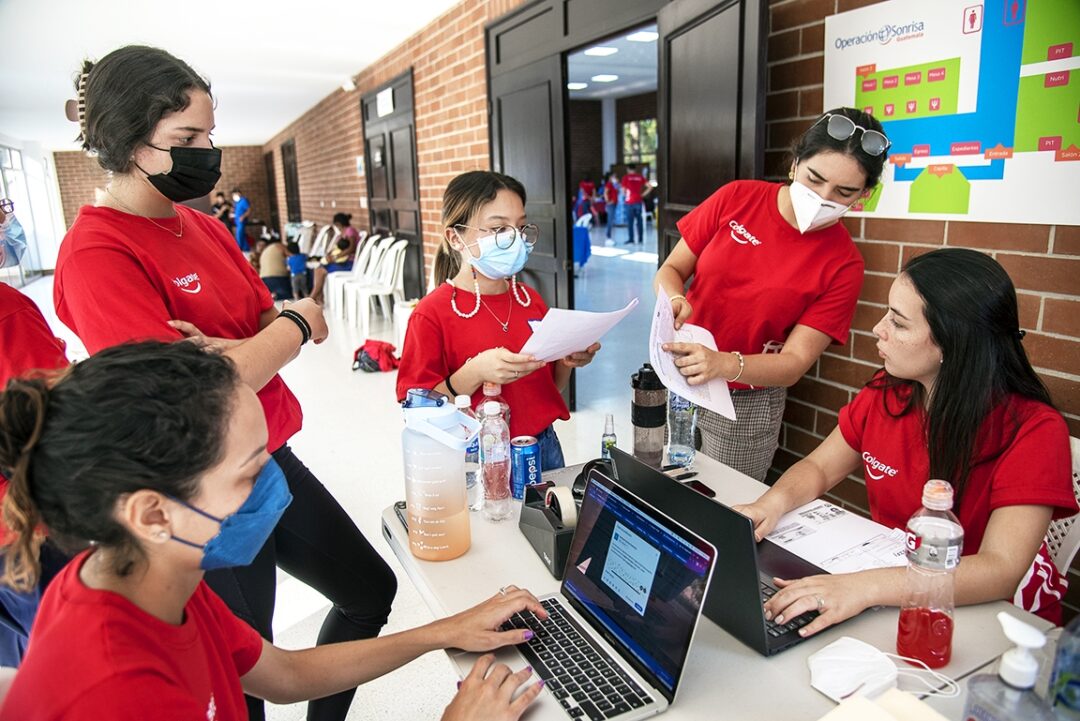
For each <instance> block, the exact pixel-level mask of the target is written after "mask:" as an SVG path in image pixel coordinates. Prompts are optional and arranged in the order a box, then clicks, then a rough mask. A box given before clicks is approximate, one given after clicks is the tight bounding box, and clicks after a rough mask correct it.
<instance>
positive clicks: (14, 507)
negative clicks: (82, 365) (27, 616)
mask: <svg viewBox="0 0 1080 721" xmlns="http://www.w3.org/2000/svg"><path fill="white" fill-rule="evenodd" d="M48 404H49V389H48V386H47V385H46V381H45V380H44V379H40V378H39V379H34V380H13V381H11V382H10V383H9V384H8V387H7V390H6V391H5V392H4V393H2V394H0V428H2V429H3V432H2V433H0V469H2V470H3V472H4V474H5V475H6V476H7V477H8V487H7V493H6V494H5V495H4V503H3V519H4V525H5V526H6V527H7V529H8V533H9V536H8V538H7V539H5V546H4V549H3V555H4V573H3V576H0V583H3V584H4V585H5V586H8V587H9V588H12V589H14V590H16V591H20V592H23V593H25V592H27V591H30V590H32V589H33V588H34V587H35V586H36V585H37V581H38V578H39V577H40V575H41V562H40V560H39V556H38V554H39V551H40V549H41V544H42V542H43V541H44V540H45V536H44V533H43V532H42V528H41V522H42V518H41V512H40V511H39V510H38V507H37V505H36V504H35V502H34V498H33V494H32V492H31V489H30V458H31V456H32V455H33V452H34V448H35V447H36V446H37V444H38V441H39V440H40V439H41V435H42V431H43V429H44V428H45V417H46V413H47V410H48Z"/></svg>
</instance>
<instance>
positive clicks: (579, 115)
mask: <svg viewBox="0 0 1080 721" xmlns="http://www.w3.org/2000/svg"><path fill="white" fill-rule="evenodd" d="M567 115H568V117H569V122H570V127H569V129H568V136H569V137H568V142H569V145H570V190H571V192H573V193H576V192H577V184H578V182H579V181H581V180H582V179H584V178H586V177H588V178H589V179H590V180H592V181H593V182H594V183H596V184H597V185H599V184H600V176H601V175H602V174H603V171H604V168H603V167H602V166H603V164H604V154H603V150H604V149H603V144H604V130H603V125H602V120H601V110H600V101H599V100H571V101H570V111H569V113H567ZM575 197H576V196H575Z"/></svg>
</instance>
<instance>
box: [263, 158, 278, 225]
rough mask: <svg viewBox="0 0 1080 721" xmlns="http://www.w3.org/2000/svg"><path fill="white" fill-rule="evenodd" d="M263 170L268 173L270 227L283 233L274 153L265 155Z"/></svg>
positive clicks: (267, 188)
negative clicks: (279, 212) (279, 214)
mask: <svg viewBox="0 0 1080 721" xmlns="http://www.w3.org/2000/svg"><path fill="white" fill-rule="evenodd" d="M263 169H264V172H265V173H266V190H267V195H268V196H269V197H268V199H267V203H269V205H270V208H269V215H270V227H272V228H273V229H274V230H276V231H278V232H279V233H280V232H281V218H279V217H278V198H277V175H276V171H275V169H274V151H272V150H271V151H270V152H269V153H263Z"/></svg>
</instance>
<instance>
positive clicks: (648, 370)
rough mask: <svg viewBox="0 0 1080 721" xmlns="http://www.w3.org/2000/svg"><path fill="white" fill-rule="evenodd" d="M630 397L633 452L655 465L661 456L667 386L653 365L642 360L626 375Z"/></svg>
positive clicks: (662, 452) (657, 464) (658, 462)
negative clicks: (631, 397) (631, 372)
mask: <svg viewBox="0 0 1080 721" xmlns="http://www.w3.org/2000/svg"><path fill="white" fill-rule="evenodd" d="M630 386H631V387H632V388H633V389H634V399H633V401H631V404H630V421H631V423H633V424H634V455H635V456H636V457H637V458H639V459H641V460H642V461H644V462H645V463H648V464H649V465H650V466H653V467H655V468H659V467H660V463H661V461H662V460H663V458H664V431H665V424H666V423H667V388H665V387H664V384H663V383H661V382H660V377H659V376H658V375H656V371H654V370H653V367H652V366H651V365H650V364H648V363H645V364H644V365H642V366H641V369H640V370H639V371H638V372H637V373H635V374H634V375H632V376H630Z"/></svg>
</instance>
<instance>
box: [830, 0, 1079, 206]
mask: <svg viewBox="0 0 1080 721" xmlns="http://www.w3.org/2000/svg"><path fill="white" fill-rule="evenodd" d="M824 101H825V107H826V108H834V107H838V106H851V107H856V108H861V109H863V110H865V111H867V112H869V113H871V114H873V115H874V116H875V117H876V118H878V119H879V120H880V121H881V122H882V124H883V125H884V126H885V132H886V134H887V135H888V136H889V139H890V140H891V141H892V147H891V148H890V149H889V162H888V165H887V167H886V169H885V172H884V173H883V175H882V183H881V184H880V185H879V186H878V187H877V188H876V189H875V190H874V192H873V193H872V194H871V195H870V197H868V198H867V199H865V200H864V201H862V202H860V203H859V204H858V205H856V206H854V207H853V209H852V210H854V211H861V214H862V215H865V216H867V217H884V218H931V219H939V220H940V219H956V220H980V221H992V222H1011V223H1059V224H1069V225H1075V224H1080V2H1078V0H984V1H983V2H978V1H977V0H889V1H888V2H882V3H878V4H875V5H870V6H868V7H865V8H860V9H858V10H852V11H850V12H846V13H841V14H839V15H833V16H830V17H827V18H826V19H825V89H824Z"/></svg>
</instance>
